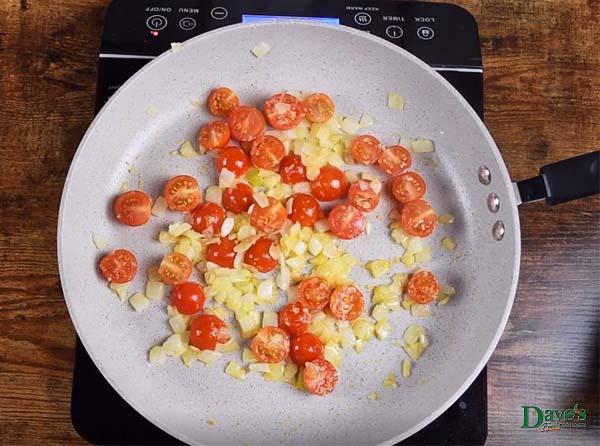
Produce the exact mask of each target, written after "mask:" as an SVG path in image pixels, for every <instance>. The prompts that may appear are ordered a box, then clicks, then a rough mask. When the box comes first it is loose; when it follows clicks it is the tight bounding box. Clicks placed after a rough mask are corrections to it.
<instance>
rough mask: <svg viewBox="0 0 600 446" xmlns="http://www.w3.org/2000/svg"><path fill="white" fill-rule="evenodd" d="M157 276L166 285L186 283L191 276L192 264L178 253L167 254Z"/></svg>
mask: <svg viewBox="0 0 600 446" xmlns="http://www.w3.org/2000/svg"><path fill="white" fill-rule="evenodd" d="M158 274H160V277H161V278H162V281H163V282H164V283H166V284H167V285H177V284H178V283H182V282H185V281H187V280H188V279H189V278H190V276H191V274H192V262H191V260H190V259H188V258H187V257H186V256H185V255H183V254H180V253H178V252H172V253H170V254H167V255H166V256H165V257H164V259H163V260H162V262H160V266H159V267H158Z"/></svg>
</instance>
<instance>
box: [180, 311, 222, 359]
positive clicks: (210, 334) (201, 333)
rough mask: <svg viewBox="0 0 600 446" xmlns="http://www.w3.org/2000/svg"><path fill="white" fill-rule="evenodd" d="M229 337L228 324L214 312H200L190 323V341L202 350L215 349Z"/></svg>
mask: <svg viewBox="0 0 600 446" xmlns="http://www.w3.org/2000/svg"><path fill="white" fill-rule="evenodd" d="M229 338H230V334H229V328H227V324H225V322H224V321H223V320H222V319H220V318H218V317H217V316H215V315H214V314H199V315H198V316H196V317H195V318H193V319H192V322H191V323H190V343H191V344H192V345H193V346H194V347H196V348H198V349H200V350H215V349H216V348H217V344H224V343H226V342H227V341H229Z"/></svg>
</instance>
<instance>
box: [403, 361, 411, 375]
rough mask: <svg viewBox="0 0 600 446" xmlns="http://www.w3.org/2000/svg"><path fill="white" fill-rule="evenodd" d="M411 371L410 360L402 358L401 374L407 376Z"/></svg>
mask: <svg viewBox="0 0 600 446" xmlns="http://www.w3.org/2000/svg"><path fill="white" fill-rule="evenodd" d="M411 373H412V363H411V362H410V359H403V360H402V376H403V377H404V378H408V377H409V376H410V375H411Z"/></svg>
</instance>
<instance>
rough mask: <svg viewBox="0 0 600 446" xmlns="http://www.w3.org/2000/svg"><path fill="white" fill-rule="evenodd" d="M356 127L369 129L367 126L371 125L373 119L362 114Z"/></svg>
mask: <svg viewBox="0 0 600 446" xmlns="http://www.w3.org/2000/svg"><path fill="white" fill-rule="evenodd" d="M358 125H359V126H360V127H369V126H371V125H373V118H371V117H370V116H369V115H367V114H366V113H363V115H362V116H361V118H360V121H359V122H358Z"/></svg>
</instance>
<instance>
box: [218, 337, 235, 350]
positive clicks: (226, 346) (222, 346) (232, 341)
mask: <svg viewBox="0 0 600 446" xmlns="http://www.w3.org/2000/svg"><path fill="white" fill-rule="evenodd" d="M239 349H240V345H239V344H238V343H237V341H236V340H235V339H230V340H229V341H227V342H226V343H225V344H217V350H218V351H220V352H221V353H231V352H236V351H238V350H239Z"/></svg>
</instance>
